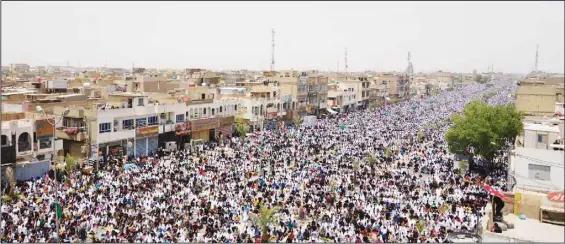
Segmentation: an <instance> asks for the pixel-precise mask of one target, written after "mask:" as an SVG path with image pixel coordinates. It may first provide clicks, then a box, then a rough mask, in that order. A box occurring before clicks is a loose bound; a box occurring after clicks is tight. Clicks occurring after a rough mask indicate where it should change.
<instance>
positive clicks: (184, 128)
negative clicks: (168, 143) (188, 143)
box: [175, 122, 190, 136]
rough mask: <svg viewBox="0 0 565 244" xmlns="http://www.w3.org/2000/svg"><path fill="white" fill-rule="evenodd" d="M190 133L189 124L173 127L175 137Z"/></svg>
mask: <svg viewBox="0 0 565 244" xmlns="http://www.w3.org/2000/svg"><path fill="white" fill-rule="evenodd" d="M189 133H190V122H185V123H182V124H177V125H176V126H175V134H176V135H177V136H181V135H188V134H189Z"/></svg>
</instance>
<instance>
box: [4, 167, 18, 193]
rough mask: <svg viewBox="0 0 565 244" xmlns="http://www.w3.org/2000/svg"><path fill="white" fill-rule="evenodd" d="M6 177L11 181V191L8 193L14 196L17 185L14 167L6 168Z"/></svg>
mask: <svg viewBox="0 0 565 244" xmlns="http://www.w3.org/2000/svg"><path fill="white" fill-rule="evenodd" d="M6 178H8V182H9V183H10V193H8V195H9V196H10V198H14V188H15V187H16V180H15V178H14V169H13V168H12V167H8V168H7V169H6Z"/></svg>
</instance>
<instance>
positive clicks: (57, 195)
mask: <svg viewBox="0 0 565 244" xmlns="http://www.w3.org/2000/svg"><path fill="white" fill-rule="evenodd" d="M35 109H36V110H37V111H38V112H41V113H42V115H43V116H44V117H45V118H46V119H47V122H48V123H49V124H51V125H52V126H53V136H52V137H51V147H52V149H53V152H52V154H51V162H52V163H53V162H55V156H56V153H55V152H56V149H55V130H56V128H55V127H56V125H57V123H58V122H60V121H61V120H62V119H63V116H66V115H67V114H69V112H70V110H68V109H65V110H64V111H63V113H62V114H61V118H60V119H59V120H58V121H55V118H53V123H51V121H49V118H47V114H46V113H45V111H44V110H43V108H42V107H41V106H37V107H35ZM55 182H56V186H57V187H56V190H55V202H56V203H57V204H60V203H59V199H58V198H59V182H58V179H57V167H55ZM58 208H59V206H58V205H55V219H56V221H57V222H56V224H57V235H56V237H57V242H59V228H60V223H59V216H57V215H58V212H59V209H58Z"/></svg>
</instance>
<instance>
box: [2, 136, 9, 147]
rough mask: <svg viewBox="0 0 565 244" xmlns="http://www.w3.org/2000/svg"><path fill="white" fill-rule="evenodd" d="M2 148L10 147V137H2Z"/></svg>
mask: <svg viewBox="0 0 565 244" xmlns="http://www.w3.org/2000/svg"><path fill="white" fill-rule="evenodd" d="M2 146H8V137H7V136H5V135H2Z"/></svg>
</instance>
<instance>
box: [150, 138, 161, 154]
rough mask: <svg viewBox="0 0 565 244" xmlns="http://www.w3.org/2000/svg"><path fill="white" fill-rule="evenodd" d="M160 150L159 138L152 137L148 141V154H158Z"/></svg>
mask: <svg viewBox="0 0 565 244" xmlns="http://www.w3.org/2000/svg"><path fill="white" fill-rule="evenodd" d="M157 148H159V137H150V138H148V139H147V154H148V155H149V154H151V153H157Z"/></svg>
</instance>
